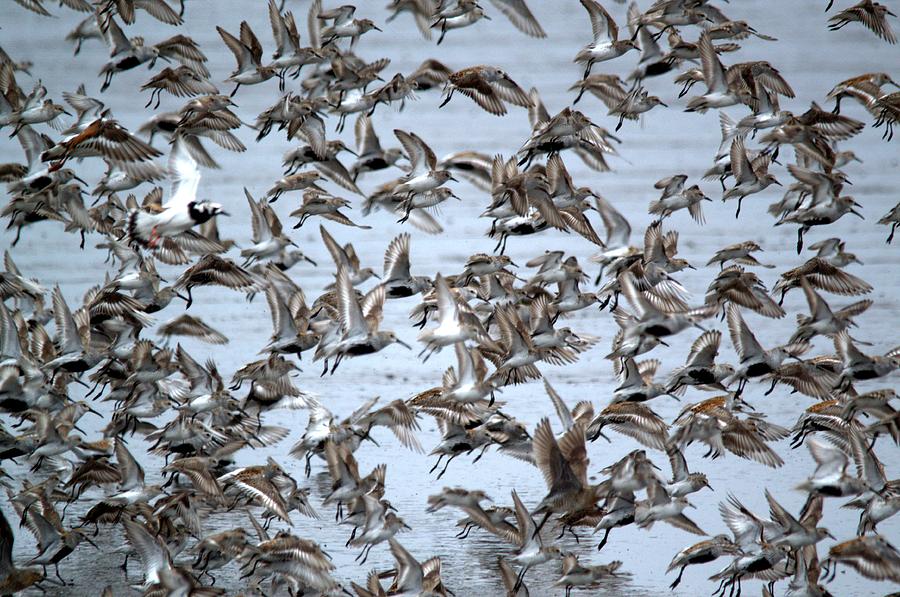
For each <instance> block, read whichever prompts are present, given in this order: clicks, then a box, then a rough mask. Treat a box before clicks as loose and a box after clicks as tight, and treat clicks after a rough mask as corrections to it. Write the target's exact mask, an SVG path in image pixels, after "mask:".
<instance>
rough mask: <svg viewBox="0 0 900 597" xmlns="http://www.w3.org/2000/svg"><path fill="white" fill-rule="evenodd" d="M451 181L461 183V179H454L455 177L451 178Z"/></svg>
mask: <svg viewBox="0 0 900 597" xmlns="http://www.w3.org/2000/svg"><path fill="white" fill-rule="evenodd" d="M450 180H452V181H453V182H459V179H458V178H455V177H453V176H450Z"/></svg>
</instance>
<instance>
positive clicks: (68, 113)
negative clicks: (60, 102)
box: [62, 109, 72, 116]
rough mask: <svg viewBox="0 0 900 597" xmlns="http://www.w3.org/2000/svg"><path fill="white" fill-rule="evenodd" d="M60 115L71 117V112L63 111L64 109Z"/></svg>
mask: <svg viewBox="0 0 900 597" xmlns="http://www.w3.org/2000/svg"><path fill="white" fill-rule="evenodd" d="M62 113H63V114H66V115H68V116H71V115H72V113H71V112H69V111H68V110H65V109H64V110H63V111H62Z"/></svg>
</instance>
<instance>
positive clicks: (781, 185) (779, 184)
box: [772, 180, 784, 187]
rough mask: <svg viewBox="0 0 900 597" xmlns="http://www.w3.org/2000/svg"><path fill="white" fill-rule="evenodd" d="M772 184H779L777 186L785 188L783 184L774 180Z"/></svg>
mask: <svg viewBox="0 0 900 597" xmlns="http://www.w3.org/2000/svg"><path fill="white" fill-rule="evenodd" d="M772 182H773V183H775V184H777V185H778V186H780V187H783V186H784V185H783V184H781V183H780V182H778V181H777V180H773V181H772Z"/></svg>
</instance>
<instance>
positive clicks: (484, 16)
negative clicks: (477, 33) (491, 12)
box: [481, 15, 493, 21]
mask: <svg viewBox="0 0 900 597" xmlns="http://www.w3.org/2000/svg"><path fill="white" fill-rule="evenodd" d="M481 16H482V18H484V19H487V20H488V21H493V19H492V18H491V17H489V16H487V15H481Z"/></svg>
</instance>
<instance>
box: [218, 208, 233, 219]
mask: <svg viewBox="0 0 900 597" xmlns="http://www.w3.org/2000/svg"><path fill="white" fill-rule="evenodd" d="M219 215H220V216H229V217H231V214H230V213H228V212H227V211H225V210H224V209H223V210H222V211H220V212H219Z"/></svg>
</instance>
